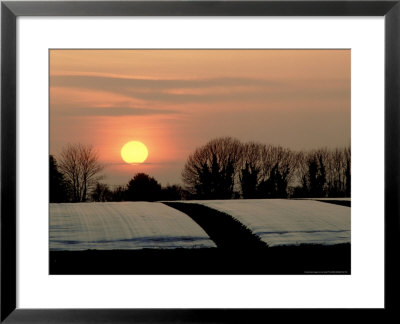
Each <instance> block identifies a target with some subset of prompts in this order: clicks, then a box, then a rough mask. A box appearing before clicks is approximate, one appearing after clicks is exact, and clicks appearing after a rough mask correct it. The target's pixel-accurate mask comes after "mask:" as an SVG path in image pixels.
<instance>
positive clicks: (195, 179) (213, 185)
mask: <svg viewBox="0 0 400 324" xmlns="http://www.w3.org/2000/svg"><path fill="white" fill-rule="evenodd" d="M241 151H242V145H241V143H240V142H239V141H238V140H236V139H234V138H231V137H222V138H217V139H214V140H211V141H210V142H208V143H207V144H206V145H204V146H202V147H200V148H197V149H196V150H195V152H194V153H193V154H191V155H190V156H189V157H188V159H187V162H186V164H185V166H184V169H183V171H182V178H183V181H184V183H185V184H186V186H187V189H188V191H189V192H190V193H192V194H195V195H197V197H199V198H204V199H217V198H221V199H222V198H232V195H233V189H234V184H235V177H236V176H237V173H238V165H239V162H240V160H241Z"/></svg>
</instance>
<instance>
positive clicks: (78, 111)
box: [63, 107, 180, 117]
mask: <svg viewBox="0 0 400 324" xmlns="http://www.w3.org/2000/svg"><path fill="white" fill-rule="evenodd" d="M63 111H64V114H65V115H70V116H110V117H112V116H114V117H116V116H148V115H170V114H176V113H180V112H179V111H176V110H167V109H151V108H130V107H84V108H68V109H65V108H64V109H63Z"/></svg>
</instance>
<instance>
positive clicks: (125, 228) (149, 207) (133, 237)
mask: <svg viewBox="0 0 400 324" xmlns="http://www.w3.org/2000/svg"><path fill="white" fill-rule="evenodd" d="M204 247H215V244H214V242H213V241H211V240H210V238H209V237H208V235H207V234H206V233H205V232H204V230H203V229H202V228H201V227H200V226H199V225H197V224H196V223H195V222H194V221H193V220H192V219H191V218H190V217H188V216H187V215H185V214H184V213H182V212H180V211H178V210H176V209H173V208H170V207H168V206H166V205H164V204H162V203H157V202H111V203H75V204H72V203H65V204H50V250H51V251H57V250H69V251H78V250H88V249H96V250H112V249H141V248H204Z"/></svg>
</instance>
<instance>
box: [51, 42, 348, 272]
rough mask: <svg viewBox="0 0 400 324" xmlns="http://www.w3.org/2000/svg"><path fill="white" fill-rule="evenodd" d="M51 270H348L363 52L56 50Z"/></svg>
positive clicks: (53, 69)
mask: <svg viewBox="0 0 400 324" xmlns="http://www.w3.org/2000/svg"><path fill="white" fill-rule="evenodd" d="M49 59H50V64H49V66H50V73H49V87H50V106H49V116H50V125H49V127H50V138H49V142H50V143H49V146H50V156H49V172H50V182H49V186H50V190H49V193H50V194H49V250H50V251H49V258H50V274H310V273H312V274H350V273H351V264H350V244H351V226H350V225H351V221H350V211H351V207H350V206H351V147H350V143H351V129H350V124H351V123H350V115H351V88H350V85H351V74H350V72H351V51H350V50H342V49H341V50H337V49H332V50H316V49H309V50H305V49H293V50H273V49H252V50H242V49H224V50H220V49H209V50H206V49H199V50H192V49H191V50H188V49H176V50H170V49H168V50H163V49H159V50H147V49H121V50H111V49H109V50H100V49H99V50H97V49H90V50H84V49H70V50H61V49H52V50H50V52H49Z"/></svg>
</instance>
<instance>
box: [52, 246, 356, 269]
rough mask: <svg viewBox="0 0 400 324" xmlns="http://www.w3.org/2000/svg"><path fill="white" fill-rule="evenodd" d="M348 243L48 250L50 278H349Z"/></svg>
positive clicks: (349, 258)
mask: <svg viewBox="0 0 400 324" xmlns="http://www.w3.org/2000/svg"><path fill="white" fill-rule="evenodd" d="M350 251H351V249H350V244H339V245H333V246H321V245H300V246H286V247H270V248H268V249H253V250H251V249H248V250H242V249H238V250H236V249H218V248H208V249H171V250H162V249H143V250H110V251H95V250H88V251H51V252H50V274H53V275H55V274H60V275H61V274H63V275H66V274H88V275H101V274H110V275H111V274H113V275H133V274H181V275H182V274H183V275H189V274H224V275H230V274H232V275H233V274H278V275H280V274H313V275H314V274H321V275H337V274H339V275H343V274H350V273H351V272H350V260H351V257H350Z"/></svg>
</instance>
